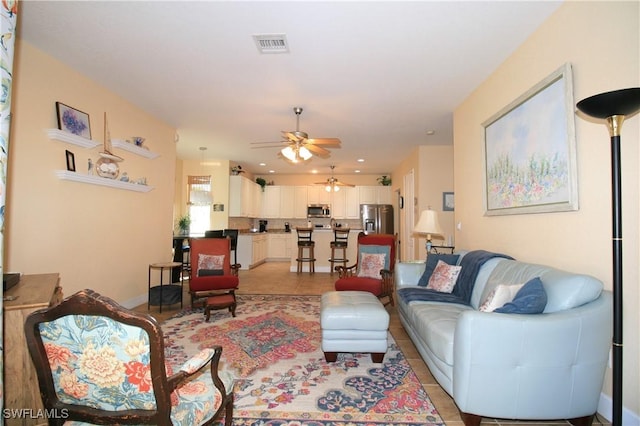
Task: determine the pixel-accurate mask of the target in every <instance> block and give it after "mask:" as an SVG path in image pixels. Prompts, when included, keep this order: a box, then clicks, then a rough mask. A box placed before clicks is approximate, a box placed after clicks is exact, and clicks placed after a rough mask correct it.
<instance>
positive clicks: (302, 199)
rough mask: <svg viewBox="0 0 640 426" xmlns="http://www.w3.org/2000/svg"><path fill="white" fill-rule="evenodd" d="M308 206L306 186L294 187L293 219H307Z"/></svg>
mask: <svg viewBox="0 0 640 426" xmlns="http://www.w3.org/2000/svg"><path fill="white" fill-rule="evenodd" d="M307 204H309V198H308V191H307V187H306V186H294V187H293V218H294V219H306V218H307Z"/></svg>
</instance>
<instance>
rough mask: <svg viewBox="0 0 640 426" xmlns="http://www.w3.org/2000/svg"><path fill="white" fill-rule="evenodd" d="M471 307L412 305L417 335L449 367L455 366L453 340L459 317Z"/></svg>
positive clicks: (428, 304)
mask: <svg viewBox="0 0 640 426" xmlns="http://www.w3.org/2000/svg"><path fill="white" fill-rule="evenodd" d="M471 309H472V308H471V307H470V306H466V305H458V304H452V303H438V302H427V303H424V302H422V303H421V302H417V303H415V304H412V305H411V308H410V309H409V311H410V320H411V324H412V326H413V327H414V329H415V330H416V331H417V334H418V335H419V336H420V337H421V339H422V340H424V341H425V342H428V347H429V349H430V350H431V352H433V354H434V355H435V356H436V357H438V358H439V359H440V360H441V361H442V362H444V363H446V364H447V365H453V349H454V348H453V340H454V336H455V334H456V333H455V331H456V323H457V322H458V317H459V316H460V314H461V313H462V312H464V311H467V310H471Z"/></svg>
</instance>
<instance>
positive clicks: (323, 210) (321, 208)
mask: <svg viewBox="0 0 640 426" xmlns="http://www.w3.org/2000/svg"><path fill="white" fill-rule="evenodd" d="M307 217H331V206H330V205H329V204H308V205H307Z"/></svg>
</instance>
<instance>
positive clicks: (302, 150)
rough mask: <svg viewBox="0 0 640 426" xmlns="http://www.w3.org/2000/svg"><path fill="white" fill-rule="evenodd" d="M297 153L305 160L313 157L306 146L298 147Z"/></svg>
mask: <svg viewBox="0 0 640 426" xmlns="http://www.w3.org/2000/svg"><path fill="white" fill-rule="evenodd" d="M298 155H300V157H302V160H303V161H307V160H308V159H310V158H311V157H313V154H312V153H311V151H309V150H308V149H307V148H306V147H304V146H301V147H300V149H299V150H298Z"/></svg>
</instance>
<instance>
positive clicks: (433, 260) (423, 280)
mask: <svg viewBox="0 0 640 426" xmlns="http://www.w3.org/2000/svg"><path fill="white" fill-rule="evenodd" d="M459 257H460V255H458V254H433V253H432V254H429V255H427V265H426V266H425V268H424V273H423V274H422V276H421V277H420V279H419V280H418V285H419V286H420V287H426V286H427V284H429V278H431V274H433V271H434V269H436V265H437V264H438V260H442V261H443V262H444V263H446V264H447V265H455V264H457V263H458V258H459Z"/></svg>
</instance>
